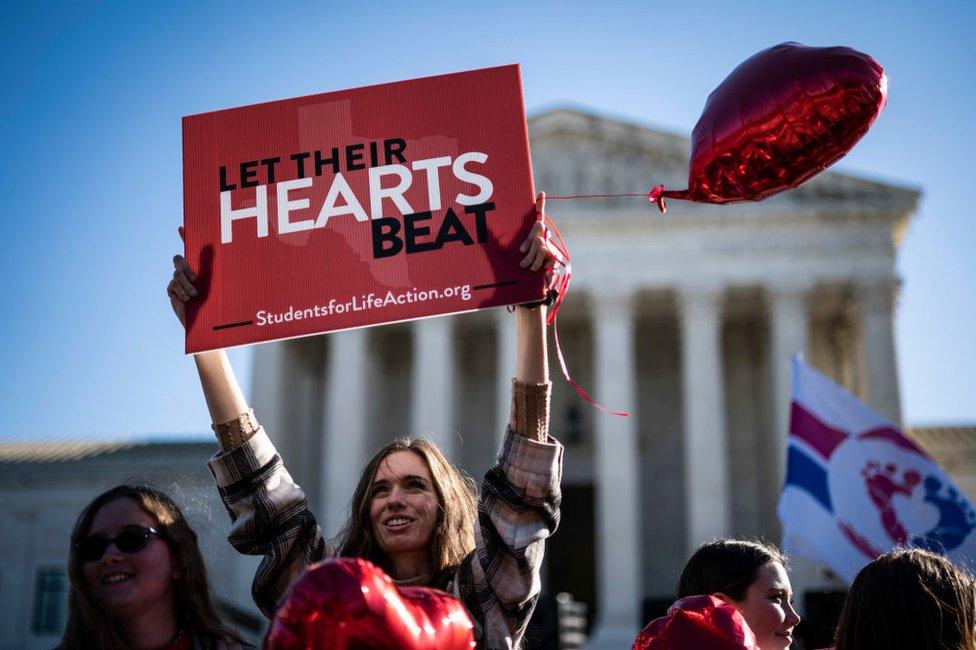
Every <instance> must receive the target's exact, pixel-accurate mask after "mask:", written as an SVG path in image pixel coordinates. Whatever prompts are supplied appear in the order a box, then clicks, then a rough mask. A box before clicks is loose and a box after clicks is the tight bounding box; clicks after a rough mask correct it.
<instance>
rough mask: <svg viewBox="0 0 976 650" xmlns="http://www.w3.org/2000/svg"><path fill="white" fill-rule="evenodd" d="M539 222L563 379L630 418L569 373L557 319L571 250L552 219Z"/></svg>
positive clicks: (584, 395) (568, 276)
mask: <svg viewBox="0 0 976 650" xmlns="http://www.w3.org/2000/svg"><path fill="white" fill-rule="evenodd" d="M638 196H643V194H640V195H638ZM546 198H547V199H548V198H550V197H548V196H547V197H546ZM601 198H602V197H601ZM539 221H540V222H542V223H543V224H544V225H545V226H546V231H545V232H546V239H547V241H548V243H549V250H550V251H551V252H552V255H553V258H554V259H553V263H552V268H550V269H549V270H548V273H549V275H550V278H549V283H548V285H549V286H548V287H547V288H546V293H548V292H550V291H555V292H556V302H555V303H553V305H552V307H551V308H550V309H549V314H548V316H547V317H546V324H548V325H552V333H553V338H554V339H555V340H556V357H557V358H558V359H559V367H560V369H561V370H562V371H563V377H565V378H566V381H567V382H569V385H570V386H572V387H573V389H574V390H575V391H576V392H577V393H578V394H579V396H580V397H582V398H583V399H585V400H586V401H587V402H589V403H590V404H592V405H593V406H594V407H596V408H597V409H599V410H601V411H603V412H604V413H609V414H611V415H616V416H619V417H623V418H626V417H629V416H630V413H628V412H627V411H611V410H610V409H608V408H606V407H604V406H603V405H601V404H600V403H598V402H597V401H596V400H594V399H593V398H592V397H590V396H589V395H587V393H586V391H585V390H583V388H582V387H581V386H580V385H579V384H578V383H576V380H575V379H573V377H572V376H571V375H570V373H569V368H568V367H567V365H566V359H565V357H564V356H563V348H562V346H561V345H560V343H559V323H558V321H557V318H556V317H557V316H558V315H559V307H560V306H561V305H562V304H563V299H564V298H565V297H566V293H567V292H568V291H569V283H570V282H571V281H572V279H573V265H572V261H571V258H570V255H569V248H568V247H567V246H566V242H565V241H564V240H563V236H562V233H560V232H559V228H557V227H556V224H555V223H553V221H552V219H549V218H548V217H546V216H545V215H544V214H540V215H539Z"/></svg>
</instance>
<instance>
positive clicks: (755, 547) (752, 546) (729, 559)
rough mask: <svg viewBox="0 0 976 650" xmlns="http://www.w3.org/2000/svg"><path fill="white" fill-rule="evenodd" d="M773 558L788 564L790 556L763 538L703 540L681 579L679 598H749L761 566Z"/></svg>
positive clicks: (737, 599)
mask: <svg viewBox="0 0 976 650" xmlns="http://www.w3.org/2000/svg"><path fill="white" fill-rule="evenodd" d="M770 562H779V563H780V564H782V565H783V567H784V568H785V567H786V565H787V561H786V556H785V555H783V552H782V551H780V550H779V549H778V548H776V547H775V546H773V545H772V544H770V543H768V542H764V541H761V540H746V539H719V540H716V541H714V542H709V543H707V544H702V545H701V546H700V547H699V548H698V550H697V551H695V553H694V554H693V555H692V556H691V557H690V558H689V559H688V563H687V564H685V568H684V570H682V572H681V578H679V580H678V593H677V597H678V598H685V597H686V596H701V595H706V594H714V593H722V594H725V595H726V596H728V597H729V598H731V599H732V600H735V601H741V600H745V597H746V591H748V589H749V585H751V584H752V583H753V582H755V581H756V576H757V574H758V572H759V569H760V568H761V567H763V566H764V565H766V564H769V563H770Z"/></svg>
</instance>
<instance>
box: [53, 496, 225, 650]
mask: <svg viewBox="0 0 976 650" xmlns="http://www.w3.org/2000/svg"><path fill="white" fill-rule="evenodd" d="M117 499H131V500H132V501H134V502H135V503H136V504H137V505H138V506H139V507H140V508H142V510H143V511H144V512H145V513H146V514H147V515H149V516H150V517H152V518H153V519H154V520H155V521H156V528H157V529H158V530H159V532H160V534H161V535H162V538H163V539H164V540H165V541H166V544H167V545H168V546H169V549H170V553H171V554H172V556H173V559H174V560H175V562H176V565H177V569H178V571H177V576H176V577H175V578H174V581H173V582H174V584H173V592H174V594H175V595H176V597H175V598H174V601H175V602H174V604H175V606H176V616H177V624H178V625H180V626H181V627H182V628H183V629H185V630H186V631H187V632H189V633H191V634H196V635H199V636H203V637H207V638H212V639H224V640H229V641H236V642H238V643H240V642H241V638H240V637H239V636H238V634H237V632H235V631H234V630H233V629H232V628H231V627H229V626H228V625H227V624H226V623H225V622H224V620H223V617H222V616H221V615H220V613H219V610H218V609H217V606H216V604H215V603H214V600H213V597H212V595H211V593H210V585H209V582H208V580H207V568H206V565H205V564H204V562H203V556H202V555H201V553H200V547H199V546H198V545H197V534H196V533H195V532H194V531H193V529H192V528H190V525H189V524H188V523H187V521H186V518H185V517H184V516H183V512H182V511H181V510H180V508H179V506H177V505H176V503H175V502H174V501H173V500H172V499H171V498H169V496H167V495H166V494H164V493H163V492H161V491H159V490H156V489H155V488H151V487H148V486H145V485H119V486H116V487H114V488H112V489H110V490H108V491H106V492H103V493H102V494H99V495H98V496H97V497H95V499H94V500H93V501H92V502H91V503H89V504H88V505H87V506H86V507H85V509H84V510H82V511H81V514H80V515H79V516H78V521H76V522H75V527H74V530H73V531H72V533H71V549H70V551H69V552H68V579H69V582H70V584H71V590H70V591H69V593H68V622H67V625H66V627H65V631H64V636H63V637H62V639H61V645H60V646H59V648H63V649H65V650H87V649H89V648H99V649H102V650H113V649H115V648H119V649H122V648H129V647H131V645H132V644H131V642H129V641H128V640H127V639H126V635H125V630H124V628H123V627H122V625H121V624H120V622H119V621H118V620H116V619H114V618H112V617H111V616H109V614H108V613H107V612H105V611H104V610H103V609H102V608H101V607H100V606H99V604H98V602H97V601H96V600H95V599H94V598H92V595H91V593H90V592H89V588H88V582H87V581H86V580H85V577H84V575H83V573H82V563H83V561H82V559H81V558H80V557H79V556H78V552H77V551H76V550H75V545H76V544H77V543H78V542H80V541H81V540H83V539H84V538H85V537H87V536H88V532H89V530H90V529H91V525H92V521H93V520H94V519H95V515H96V514H98V511H99V510H101V508H102V507H103V506H104V505H106V504H108V503H110V502H112V501H115V500H117Z"/></svg>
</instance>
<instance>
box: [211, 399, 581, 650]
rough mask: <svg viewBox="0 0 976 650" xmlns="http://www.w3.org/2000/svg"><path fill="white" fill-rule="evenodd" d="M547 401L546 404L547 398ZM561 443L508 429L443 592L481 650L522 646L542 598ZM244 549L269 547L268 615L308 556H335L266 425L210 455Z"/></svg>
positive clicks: (236, 542) (258, 596) (258, 599)
mask: <svg viewBox="0 0 976 650" xmlns="http://www.w3.org/2000/svg"><path fill="white" fill-rule="evenodd" d="M546 406H548V404H546ZM562 457H563V448H562V445H561V444H560V443H559V442H558V441H557V440H555V439H554V438H552V437H551V436H546V441H545V442H542V441H539V440H532V439H530V438H527V437H525V436H522V435H519V434H518V433H515V432H514V431H512V429H511V428H509V429H508V431H507V432H506V435H505V440H504V443H503V444H502V449H501V452H500V454H499V456H498V460H497V462H496V463H495V465H494V466H493V467H492V468H491V469H490V470H489V471H488V472H487V474H486V475H485V478H484V480H483V481H482V484H481V490H480V493H479V497H478V520H477V522H476V524H475V531H474V533H475V550H474V551H472V553H471V554H470V555H469V556H468V557H467V558H465V560H464V561H463V562H462V563H461V566H460V567H459V568H458V570H457V571H456V572H455V575H454V577H453V580H451V582H450V584H448V585H447V590H448V591H451V592H452V593H453V594H454V595H455V596H456V597H458V598H460V599H461V601H462V602H463V603H464V605H465V607H466V608H467V610H468V612H469V613H470V614H471V617H472V619H473V621H474V623H475V633H476V637H477V639H478V648H481V649H490V650H495V649H504V650H509V649H512V648H517V647H518V646H519V642H520V640H521V638H522V636H523V635H524V634H525V629H526V626H527V625H528V622H529V618H530V617H531V615H532V612H533V610H534V609H535V604H536V601H537V600H538V597H539V591H540V588H541V585H540V575H539V572H540V569H541V566H542V556H543V552H544V549H545V539H546V538H547V537H548V536H549V535H551V534H552V532H553V531H554V530H555V529H556V526H557V525H558V523H559V503H560V498H561V497H560V489H559V484H560V481H561V478H562ZM208 465H209V467H210V470H211V472H212V473H213V475H214V478H215V480H216V481H217V486H218V488H219V490H220V496H221V498H222V499H223V501H224V505H225V506H226V508H227V511H228V512H229V514H230V517H231V521H232V522H233V525H232V527H231V532H230V535H229V536H228V539H229V540H230V543H231V544H232V545H233V546H234V548H236V549H237V550H238V551H240V552H241V553H245V554H248V555H263V556H264V560H263V561H262V562H261V564H260V566H259V567H258V570H257V574H256V575H255V577H254V583H253V586H252V595H253V597H254V602H255V603H256V604H257V605H258V607H259V608H260V609H261V611H262V612H264V614H265V615H266V616H268V617H269V618H270V617H272V616H273V615H274V611H275V607H276V605H277V603H278V601H279V600H280V599H281V597H282V596H283V595H284V594H285V592H286V590H287V589H288V586H289V585H290V584H291V582H292V580H294V579H295V578H296V577H298V576H299V575H300V574H301V572H302V571H304V569H305V567H306V566H308V565H309V564H312V563H315V562H318V561H321V560H324V559H329V558H331V557H334V554H335V550H334V547H333V546H332V545H331V544H330V543H329V542H328V541H326V540H325V539H324V537H323V536H322V530H321V528H320V527H319V525H318V523H317V521H316V519H315V516H314V515H313V514H312V512H311V510H309V507H308V501H307V500H306V498H305V493H304V492H303V491H302V489H301V488H300V487H299V486H298V485H296V484H295V482H294V481H293V480H292V478H291V475H290V474H289V473H288V471H287V470H286V469H285V466H284V464H283V463H282V460H281V457H280V456H279V455H278V453H277V451H276V450H275V448H274V445H273V444H272V443H271V440H270V438H269V437H268V436H267V434H266V433H265V432H264V430H263V429H261V428H260V427H258V429H257V431H256V432H255V433H254V434H253V435H252V436H251V437H250V438H249V439H247V440H245V441H244V442H243V443H241V444H240V445H238V446H237V447H235V448H233V449H231V450H230V451H228V452H224V453H218V454H216V455H215V456H214V457H213V458H212V459H211V460H210V462H209V463H208Z"/></svg>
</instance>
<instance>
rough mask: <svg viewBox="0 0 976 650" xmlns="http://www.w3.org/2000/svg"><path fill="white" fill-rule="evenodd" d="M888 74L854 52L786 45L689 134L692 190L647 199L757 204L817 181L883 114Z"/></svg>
mask: <svg viewBox="0 0 976 650" xmlns="http://www.w3.org/2000/svg"><path fill="white" fill-rule="evenodd" d="M887 96H888V85H887V78H886V77H885V74H884V69H883V68H882V67H881V65H880V64H879V63H878V62H877V61H875V60H874V59H872V58H871V57H870V56H868V55H867V54H862V53H861V52H858V51H856V50H852V49H851V48H848V47H807V46H805V45H800V44H799V43H782V44H780V45H776V46H774V47H771V48H769V49H768V50H764V51H762V52H760V53H758V54H756V55H754V56H752V57H750V58H749V59H746V61H744V62H743V63H742V64H740V65H739V67H737V68H736V69H735V70H733V71H732V74H730V75H729V76H728V77H727V78H726V79H725V81H723V82H722V83H721V84H720V85H719V87H718V88H716V89H715V90H714V91H713V92H712V94H711V95H709V96H708V101H707V102H705V110H704V111H703V112H702V116H701V118H699V120H698V124H696V125H695V130H694V131H693V132H692V134H691V165H690V169H689V173H688V189H687V190H682V191H673V190H668V191H665V190H664V186H663V185H659V186H657V187H655V188H654V189H653V190H651V193H650V194H649V195H648V198H649V199H650V200H651V201H653V202H655V203H657V205H658V207H659V208H660V209H661V211H662V212H663V211H664V210H665V207H666V206H665V202H664V199H665V198H666V197H667V198H675V199H685V200H688V201H699V202H703V203H733V202H736V201H758V200H760V199H764V198H766V197H767V196H770V195H772V194H775V193H777V192H781V191H783V190H785V189H788V188H791V187H797V186H798V185H800V184H801V183H803V182H805V181H807V180H809V179H810V178H812V177H813V176H815V175H817V174H819V173H820V172H822V171H823V170H825V169H826V168H827V167H829V166H830V165H832V164H833V163H835V162H837V160H839V159H840V158H842V157H843V156H844V155H845V154H846V153H847V152H848V151H850V149H851V147H853V146H854V145H855V144H856V143H857V141H858V140H860V139H861V138H862V137H863V136H864V134H865V133H867V131H868V128H869V127H870V126H871V124H872V123H873V122H874V120H875V118H877V117H878V114H879V113H880V112H881V109H882V108H884V105H885V101H886V100H887Z"/></svg>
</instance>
